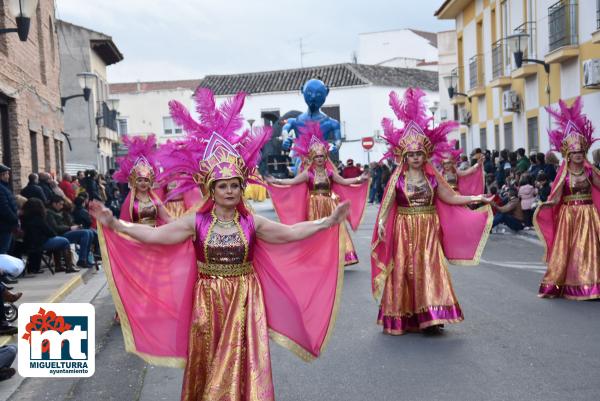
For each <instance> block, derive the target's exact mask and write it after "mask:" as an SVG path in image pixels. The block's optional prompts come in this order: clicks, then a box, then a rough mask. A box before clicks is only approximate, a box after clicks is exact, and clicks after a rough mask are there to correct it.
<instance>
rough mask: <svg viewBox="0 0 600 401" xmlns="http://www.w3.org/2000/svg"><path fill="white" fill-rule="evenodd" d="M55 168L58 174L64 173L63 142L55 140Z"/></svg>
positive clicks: (58, 175)
mask: <svg viewBox="0 0 600 401" xmlns="http://www.w3.org/2000/svg"><path fill="white" fill-rule="evenodd" d="M54 168H55V169H56V176H57V177H60V176H61V175H62V142H61V141H58V140H56V139H55V140H54Z"/></svg>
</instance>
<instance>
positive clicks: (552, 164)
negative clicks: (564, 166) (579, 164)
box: [544, 151, 560, 183]
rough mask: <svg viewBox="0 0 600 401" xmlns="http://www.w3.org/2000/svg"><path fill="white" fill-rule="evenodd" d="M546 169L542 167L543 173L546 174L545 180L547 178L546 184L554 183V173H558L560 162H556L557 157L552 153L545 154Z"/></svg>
mask: <svg viewBox="0 0 600 401" xmlns="http://www.w3.org/2000/svg"><path fill="white" fill-rule="evenodd" d="M545 161H546V167H544V173H546V178H548V182H550V183H552V182H554V179H555V178H556V172H557V171H558V166H559V164H560V162H559V161H558V157H556V154H555V153H554V152H552V151H548V152H547V153H546V160H545Z"/></svg>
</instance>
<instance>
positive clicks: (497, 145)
mask: <svg viewBox="0 0 600 401" xmlns="http://www.w3.org/2000/svg"><path fill="white" fill-rule="evenodd" d="M494 149H496V150H498V151H499V150H500V126H499V125H494Z"/></svg>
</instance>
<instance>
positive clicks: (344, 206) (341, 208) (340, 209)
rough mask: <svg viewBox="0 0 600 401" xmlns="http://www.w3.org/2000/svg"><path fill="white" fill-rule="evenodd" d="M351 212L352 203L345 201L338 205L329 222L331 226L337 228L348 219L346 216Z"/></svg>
mask: <svg viewBox="0 0 600 401" xmlns="http://www.w3.org/2000/svg"><path fill="white" fill-rule="evenodd" d="M349 212H350V201H345V202H342V203H340V204H339V205H337V207H336V208H335V210H334V211H333V213H332V214H331V216H329V219H330V220H329V222H330V223H331V226H336V225H338V224H340V223H342V222H343V221H344V220H345V219H346V216H348V213H349Z"/></svg>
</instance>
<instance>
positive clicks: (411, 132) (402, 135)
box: [381, 88, 458, 162]
mask: <svg viewBox="0 0 600 401" xmlns="http://www.w3.org/2000/svg"><path fill="white" fill-rule="evenodd" d="M424 96H425V92H423V91H422V90H421V89H419V88H408V89H407V90H406V92H405V93H404V98H403V99H402V100H400V99H399V98H398V95H397V94H396V92H393V91H392V92H390V107H391V108H392V110H393V111H394V114H396V117H398V119H399V120H400V121H402V122H403V123H404V127H402V128H399V129H396V128H395V127H394V123H393V121H392V120H390V119H389V118H384V119H383V120H382V121H381V125H382V127H383V131H384V138H385V140H386V141H387V142H388V144H389V145H390V148H389V150H388V152H387V153H386V154H385V155H384V157H388V158H394V159H395V160H396V161H397V162H401V159H402V158H403V157H404V155H405V154H406V153H407V152H423V153H424V154H425V158H426V159H429V158H430V157H432V156H434V155H436V154H437V153H439V152H440V151H441V150H442V149H443V148H444V144H445V143H446V142H447V139H446V138H447V136H448V134H449V133H450V132H451V131H452V130H454V129H456V128H457V127H458V123H457V122H455V121H445V122H443V123H441V124H439V125H438V126H437V127H435V128H429V123H430V122H431V120H432V119H433V118H432V117H429V116H428V115H427V111H426V110H427V108H426V106H425V102H424V101H423V100H424V99H423V98H424Z"/></svg>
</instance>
